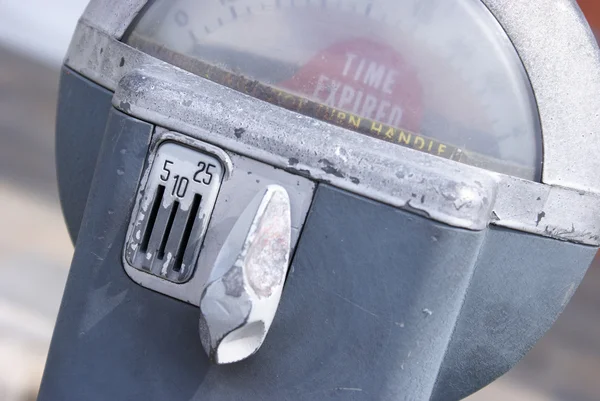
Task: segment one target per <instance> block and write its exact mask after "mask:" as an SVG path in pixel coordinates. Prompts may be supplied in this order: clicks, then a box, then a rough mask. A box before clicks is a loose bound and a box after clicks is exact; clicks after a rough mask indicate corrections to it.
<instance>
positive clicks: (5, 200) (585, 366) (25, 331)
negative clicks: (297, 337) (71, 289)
mask: <svg viewBox="0 0 600 401" xmlns="http://www.w3.org/2000/svg"><path fill="white" fill-rule="evenodd" d="M50 4H51V5H50ZM86 4H87V1H86V0H53V1H52V2H49V1H48V0H28V1H23V0H0V205H2V206H3V207H2V208H0V227H4V228H10V229H4V230H0V277H1V278H0V401H29V400H35V398H36V394H37V389H38V386H39V382H40V379H41V375H42V372H43V367H44V362H45V358H46V353H47V350H48V346H49V343H50V338H51V335H52V329H53V325H54V320H55V318H56V314H57V312H58V308H59V305H60V299H61V296H62V291H63V287H64V283H65V280H66V277H67V273H68V268H69V264H70V260H71V255H72V252H73V247H72V245H71V242H70V240H69V237H68V235H67V231H66V228H65V225H64V223H63V219H62V214H61V211H60V206H59V202H58V195H57V188H56V175H55V170H54V118H55V115H54V114H55V109H56V97H57V90H58V75H59V68H60V64H61V62H62V58H63V56H64V54H65V52H66V50H67V47H68V44H69V40H70V38H71V34H72V32H73V30H74V29H75V25H76V23H77V19H78V17H79V16H80V15H81V13H82V12H83V10H84V8H85V6H86ZM580 5H581V7H582V9H583V10H584V12H585V13H586V16H587V17H588V19H589V21H590V23H591V24H592V26H593V27H594V28H595V32H596V33H597V34H598V35H600V0H580ZM599 37H600V36H599ZM468 400H469V401H484V400H485V401H497V400H498V401H499V400H513V401H598V400H600V258H596V262H594V264H593V265H592V267H591V268H590V270H589V272H588V274H587V276H586V278H585V279H584V281H583V284H582V286H581V287H580V288H579V290H578V291H577V293H576V294H575V296H574V298H573V300H572V301H571V303H570V304H569V305H568V307H567V309H566V311H565V312H564V313H563V315H562V316H561V317H560V318H559V320H558V322H557V323H556V325H555V326H554V327H553V328H552V329H551V330H550V332H548V334H547V335H546V336H545V337H544V338H543V339H542V340H541V341H540V342H539V343H538V344H537V345H536V346H535V348H534V349H533V350H532V351H531V352H530V353H529V355H527V357H526V358H525V359H524V360H523V361H522V362H521V363H520V364H519V365H518V366H517V367H516V368H515V369H513V370H512V371H511V372H510V373H508V374H507V375H505V376H504V377H502V378H501V379H500V380H498V381H497V382H495V383H493V384H492V385H490V386H488V387H487V388H485V389H483V390H482V391H480V392H479V393H477V394H475V395H473V396H472V397H469V399H468Z"/></svg>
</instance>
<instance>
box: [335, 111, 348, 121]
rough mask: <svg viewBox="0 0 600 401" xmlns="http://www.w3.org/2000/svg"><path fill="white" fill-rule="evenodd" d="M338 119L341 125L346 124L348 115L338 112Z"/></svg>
mask: <svg viewBox="0 0 600 401" xmlns="http://www.w3.org/2000/svg"><path fill="white" fill-rule="evenodd" d="M337 118H338V121H339V122H340V123H342V122H344V120H345V119H346V113H344V112H343V111H338V113H337Z"/></svg>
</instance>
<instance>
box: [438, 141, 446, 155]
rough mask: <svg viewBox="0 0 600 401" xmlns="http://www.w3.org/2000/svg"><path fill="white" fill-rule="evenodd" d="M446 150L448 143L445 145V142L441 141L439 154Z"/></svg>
mask: <svg viewBox="0 0 600 401" xmlns="http://www.w3.org/2000/svg"><path fill="white" fill-rule="evenodd" d="M445 151H446V145H444V144H443V143H440V145H439V146H438V152H437V154H438V156H439V155H441V154H442V153H444V152H445Z"/></svg>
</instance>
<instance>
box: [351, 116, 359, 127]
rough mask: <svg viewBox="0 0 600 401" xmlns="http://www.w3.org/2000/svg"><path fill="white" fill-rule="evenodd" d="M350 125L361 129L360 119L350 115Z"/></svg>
mask: <svg viewBox="0 0 600 401" xmlns="http://www.w3.org/2000/svg"><path fill="white" fill-rule="evenodd" d="M350 124H352V125H354V127H355V128H358V127H360V117H357V116H355V115H354V114H350Z"/></svg>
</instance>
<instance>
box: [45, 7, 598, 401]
mask: <svg viewBox="0 0 600 401" xmlns="http://www.w3.org/2000/svg"><path fill="white" fill-rule="evenodd" d="M313 3H314V4H313ZM334 3H335V4H334ZM509 3H510V4H509ZM598 93H600V52H599V50H598V48H597V46H596V44H595V41H594V38H593V35H592V33H591V31H590V29H589V27H588V26H587V24H586V23H585V20H584V18H583V17H582V15H581V12H580V10H579V9H578V8H577V6H576V5H575V4H574V3H573V2H572V1H569V0H553V1H551V0H543V1H538V2H530V1H521V0H519V1H515V0H511V1H510V2H509V1H505V0H484V1H483V2H481V1H479V0H464V1H451V2H450V1H429V2H423V1H416V0H405V1H356V2H345V1H341V2H332V1H331V2H330V1H322V2H317V1H314V2H313V1H306V2H300V1H284V0H282V1H263V2H261V1H255V0H253V1H250V0H245V1H235V2H207V1H183V0H182V1H178V2H168V1H165V0H156V1H150V2H147V1H144V0H132V1H127V2H117V1H111V0H93V1H92V2H91V3H90V4H89V6H88V7H87V9H86V11H85V13H84V15H83V16H82V18H81V19H80V21H79V24H78V26H77V29H76V31H75V34H74V37H73V40H72V43H71V46H70V49H69V52H68V54H67V57H66V59H65V64H64V66H63V69H62V76H61V85H60V94H59V105H58V111H57V133H56V136H57V137H56V141H57V160H56V161H57V170H58V178H59V190H60V197H61V204H62V207H63V213H64V215H65V220H66V224H67V226H68V229H69V233H70V235H71V238H72V240H73V242H74V244H75V254H74V257H73V261H72V265H71V270H70V273H69V278H68V281H67V285H66V288H65V293H64V297H63V301H62V305H61V309H60V312H59V316H58V319H57V322H56V328H55V331H54V335H53V339H52V344H51V348H50V353H49V356H48V360H47V365H46V370H45V373H44V378H43V382H42V386H41V389H40V394H39V398H38V399H39V400H40V401H49V400H81V399H86V400H106V399H123V400H125V399H127V400H147V399H148V400H154V399H157V400H159V399H169V400H198V401H232V400H266V401H268V400H290V401H300V400H373V401H380V400H381V401H383V400H398V399H406V400H415V401H420V400H435V401H441V400H459V399H461V398H463V397H465V396H468V395H469V394H471V393H473V392H475V391H477V390H478V389H480V388H482V387H483V386H485V385H487V384H489V383H490V382H492V381H493V380H495V379H496V378H497V377H499V376H500V375H502V374H504V373H505V372H506V371H508V370H509V369H510V368H511V367H512V366H514V365H515V364H516V363H517V362H518V361H519V360H520V358H522V357H523V355H524V354H525V353H526V352H527V351H528V350H529V349H530V348H531V347H532V346H533V344H534V343H535V342H536V341H537V340H538V339H539V338H540V337H541V336H542V335H543V334H544V333H545V331H546V330H548V328H549V327H550V326H551V325H552V323H553V322H554V321H555V319H556V318H557V316H558V315H559V314H560V312H561V311H562V310H563V308H564V307H565V305H566V304H567V302H568V301H569V299H570V297H571V296H572V294H573V293H574V291H575V290H576V288H577V286H578V285H579V282H580V281H581V279H582V278H583V276H584V274H585V271H586V269H587V267H588V266H589V264H590V262H591V260H592V259H593V257H594V255H595V253H596V251H597V247H598V245H599V244H600V217H599V216H600V215H599V214H598V210H600V176H598V174H597V173H596V172H597V171H598V170H599V168H600V165H599V163H600V162H599V161H598V158H597V157H596V153H597V151H598V150H600V140H598V139H597V138H596V135H595V133H597V132H598V128H599V127H600V116H599V115H598V113H597V110H598V109H600V96H598Z"/></svg>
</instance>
